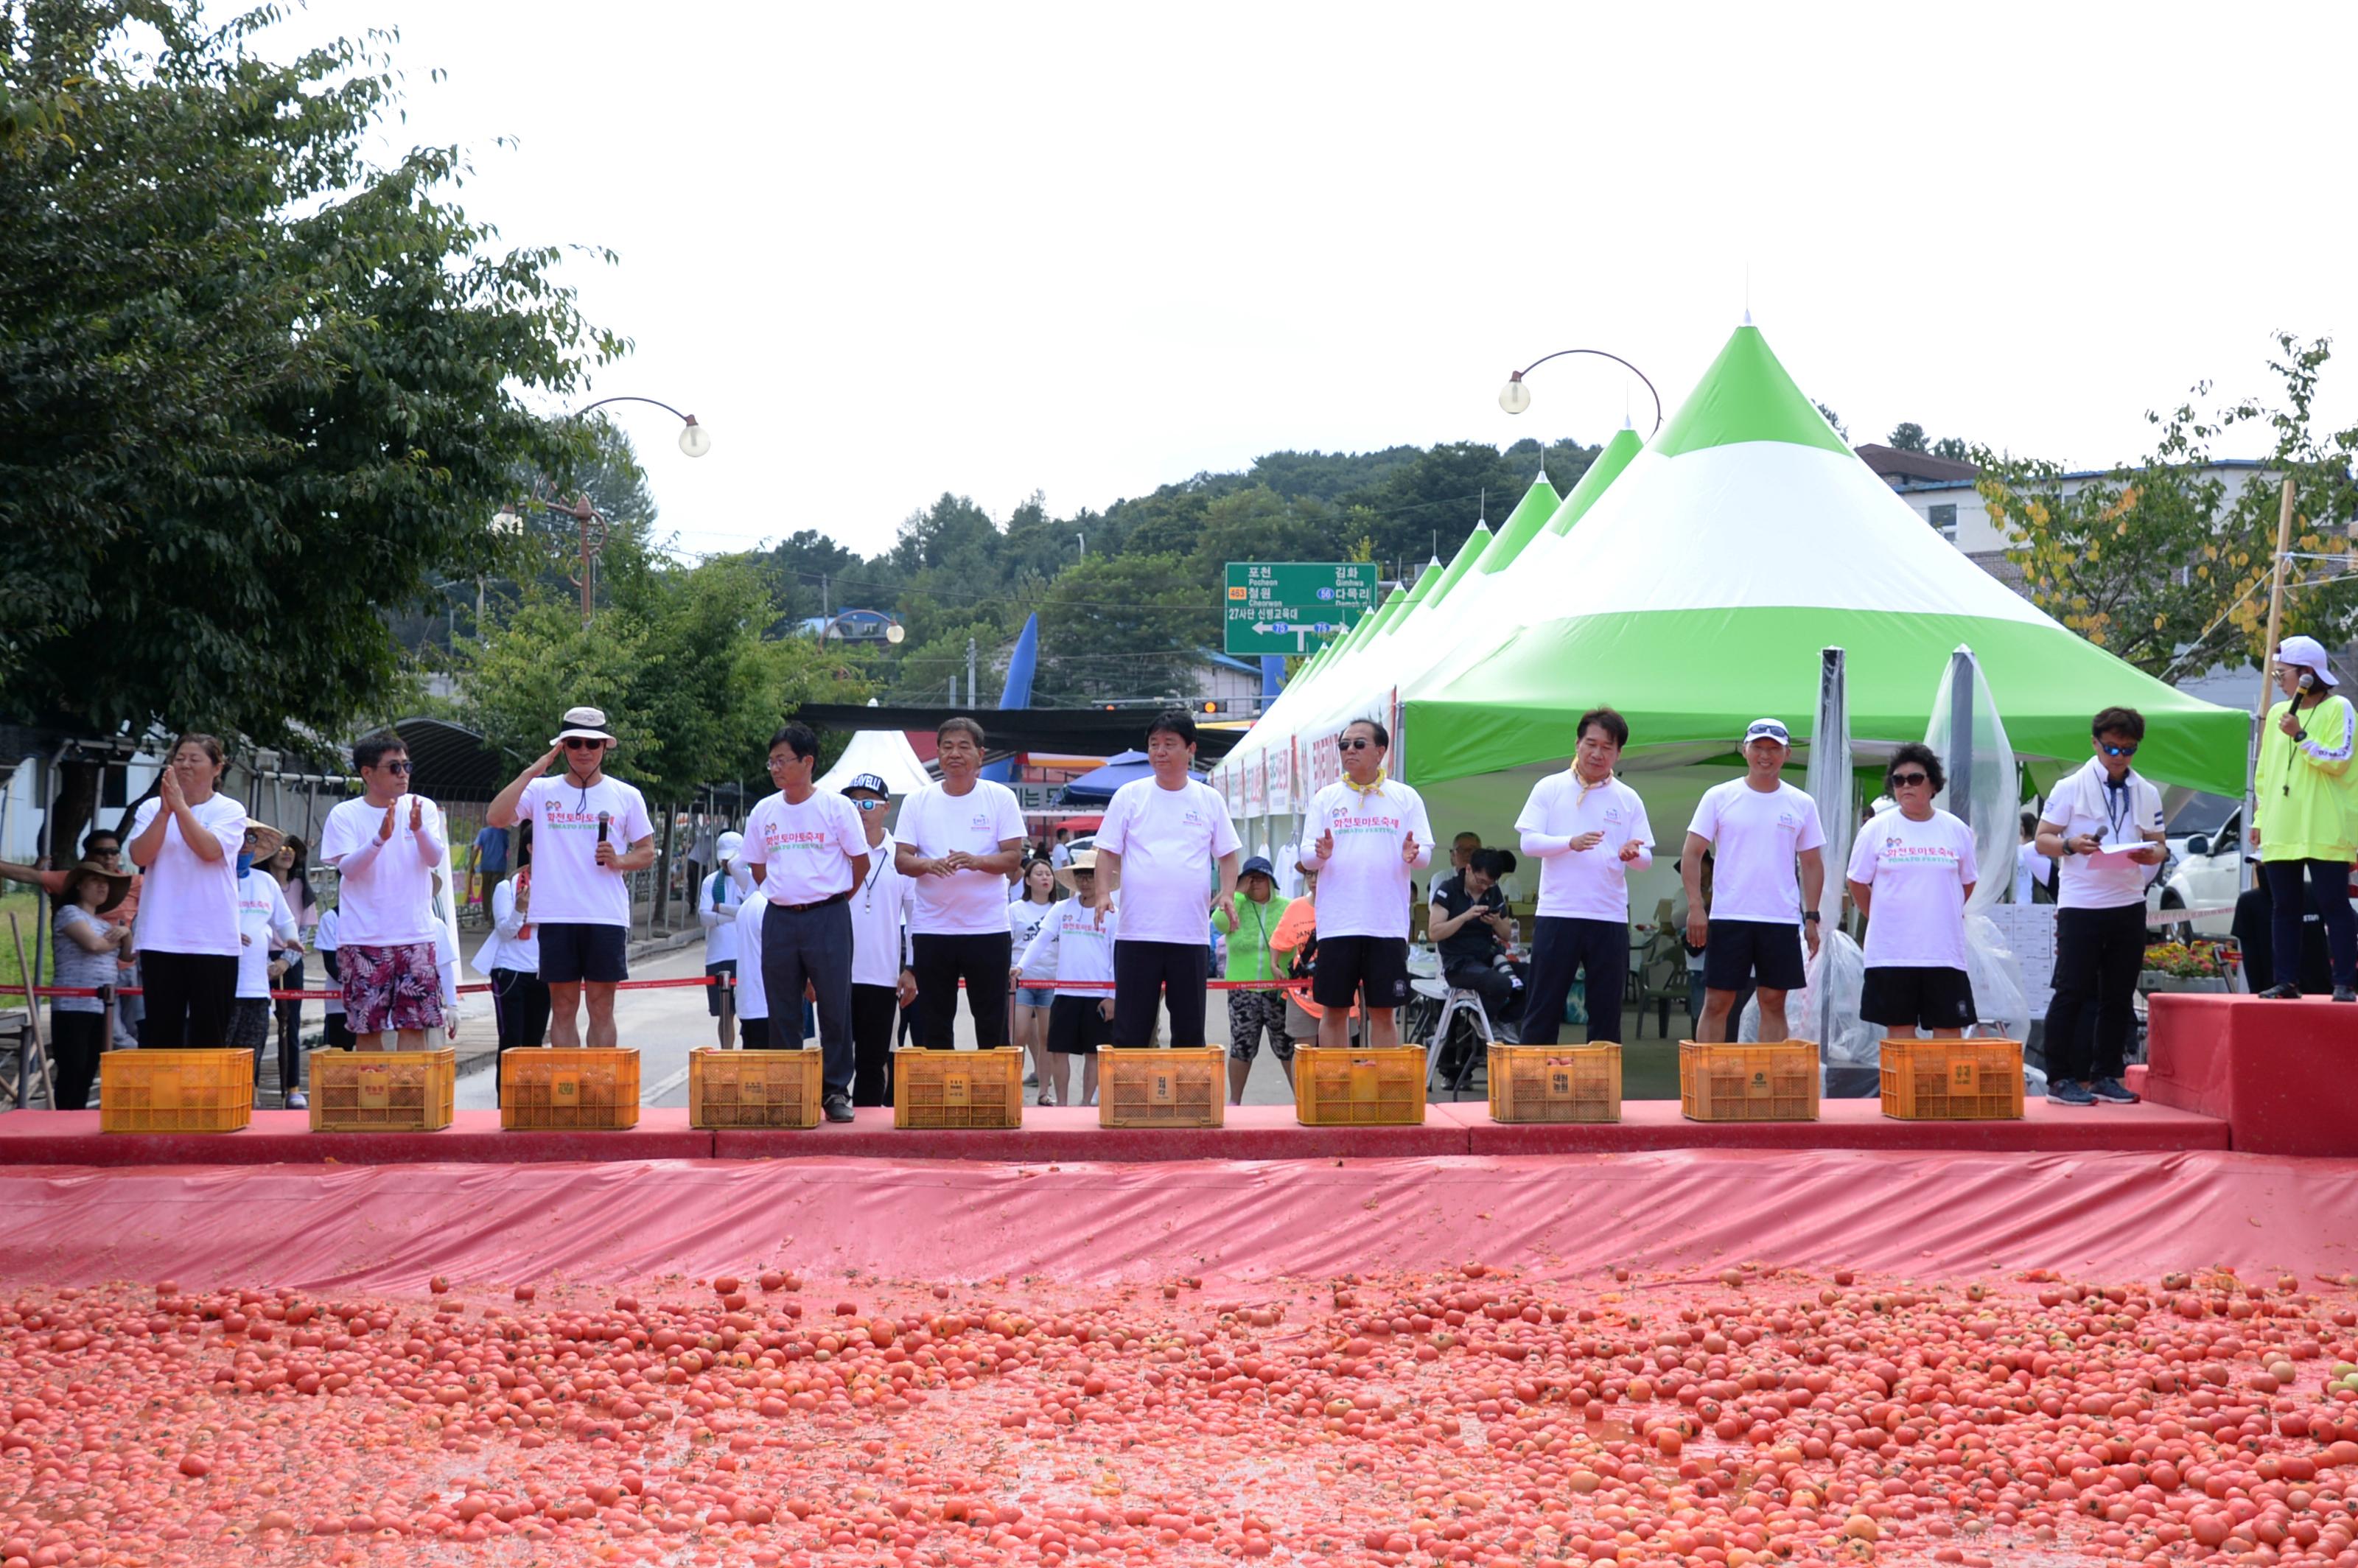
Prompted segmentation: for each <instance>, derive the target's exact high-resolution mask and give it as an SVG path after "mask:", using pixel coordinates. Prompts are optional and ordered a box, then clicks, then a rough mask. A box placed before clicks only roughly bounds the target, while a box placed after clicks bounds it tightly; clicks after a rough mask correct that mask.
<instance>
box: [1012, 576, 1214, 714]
mask: <svg viewBox="0 0 2358 1568" xmlns="http://www.w3.org/2000/svg"><path fill="white" fill-rule="evenodd" d="M1219 635H1220V607H1219V600H1217V597H1216V596H1215V595H1214V594H1213V593H1212V592H1210V591H1209V590H1208V589H1207V588H1206V585H1205V583H1204V579H1203V577H1202V574H1201V572H1200V570H1199V569H1196V568H1191V567H1190V566H1189V564H1188V563H1187V562H1186V561H1184V560H1183V559H1181V558H1180V557H1177V556H1171V555H1123V556H1092V557H1089V558H1088V559H1087V560H1086V561H1084V562H1082V563H1081V564H1080V565H1078V566H1076V567H1073V568H1069V569H1067V570H1066V571H1065V573H1064V574H1063V575H1062V576H1060V577H1058V578H1057V579H1056V580H1055V582H1054V583H1053V584H1051V585H1050V586H1049V589H1048V591H1047V593H1046V594H1045V595H1044V597H1043V599H1042V600H1041V603H1040V669H1039V674H1038V676H1037V677H1036V678H1035V681H1034V686H1033V689H1034V691H1035V692H1036V693H1037V694H1038V695H1039V697H1040V698H1041V700H1042V702H1043V704H1044V705H1045V704H1047V703H1048V702H1050V701H1065V702H1073V701H1087V700H1093V699H1094V700H1109V699H1112V698H1116V697H1167V696H1171V695H1173V694H1175V693H1179V692H1184V691H1185V690H1187V689H1189V688H1190V687H1192V686H1193V685H1194V681H1195V665H1196V663H1197V661H1198V660H1199V659H1200V658H1201V656H1202V654H1201V652H1200V650H1202V649H1206V648H1217V646H1218V645H1219Z"/></svg>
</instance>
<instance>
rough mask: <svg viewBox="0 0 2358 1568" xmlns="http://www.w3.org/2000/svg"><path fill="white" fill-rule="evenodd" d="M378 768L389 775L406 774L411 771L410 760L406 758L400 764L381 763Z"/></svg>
mask: <svg viewBox="0 0 2358 1568" xmlns="http://www.w3.org/2000/svg"><path fill="white" fill-rule="evenodd" d="M377 767H378V768H379V769H380V770H381V771H383V772H384V773H407V772H408V771H409V768H410V763H409V760H408V759H407V758H406V757H405V758H404V759H402V760H401V761H400V762H379V763H378V764H377Z"/></svg>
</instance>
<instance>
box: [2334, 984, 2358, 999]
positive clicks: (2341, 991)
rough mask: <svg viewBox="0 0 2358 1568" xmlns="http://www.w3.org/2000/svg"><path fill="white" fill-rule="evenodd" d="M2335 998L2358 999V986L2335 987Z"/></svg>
mask: <svg viewBox="0 0 2358 1568" xmlns="http://www.w3.org/2000/svg"><path fill="white" fill-rule="evenodd" d="M2333 1000H2336V1001H2358V986H2336V987H2334V988H2333Z"/></svg>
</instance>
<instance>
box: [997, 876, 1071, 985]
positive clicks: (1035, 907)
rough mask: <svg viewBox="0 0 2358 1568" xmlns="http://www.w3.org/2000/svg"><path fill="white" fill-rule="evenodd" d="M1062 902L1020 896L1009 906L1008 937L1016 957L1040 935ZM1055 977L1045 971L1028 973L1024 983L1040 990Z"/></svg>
mask: <svg viewBox="0 0 2358 1568" xmlns="http://www.w3.org/2000/svg"><path fill="white" fill-rule="evenodd" d="M1061 903H1062V901H1061V900H1051V901H1050V902H1048V903H1033V902H1032V901H1031V900H1030V899H1028V898H1019V899H1017V900H1016V901H1015V902H1014V903H1011V904H1009V905H1008V906H1007V939H1008V940H1009V941H1010V942H1011V943H1012V944H1014V948H1013V951H1014V953H1015V955H1016V957H1019V958H1020V957H1022V954H1023V949H1024V948H1026V947H1028V946H1031V945H1032V938H1033V937H1034V936H1037V935H1040V927H1041V926H1043V925H1046V924H1047V922H1048V921H1049V920H1050V918H1052V917H1053V916H1054V915H1055V914H1056V913H1057V912H1058V908H1059V905H1060V904H1061ZM1055 978H1056V977H1055V976H1054V975H1052V974H1048V973H1046V972H1045V971H1043V972H1041V973H1040V974H1038V975H1032V974H1026V975H1025V976H1024V977H1023V983H1024V984H1025V985H1027V986H1030V987H1031V988H1032V989H1033V990H1038V989H1040V988H1041V987H1043V986H1044V985H1046V984H1047V983H1048V982H1049V981H1050V980H1053V979H1055Z"/></svg>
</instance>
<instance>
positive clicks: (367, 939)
mask: <svg viewBox="0 0 2358 1568" xmlns="http://www.w3.org/2000/svg"><path fill="white" fill-rule="evenodd" d="M352 766H353V767H355V768H357V769H358V770H359V771H360V775H361V789H362V794H361V796H360V798H359V799H357V800H347V801H345V802H343V803H342V804H341V805H339V806H337V807H336V808H335V809H334V810H332V811H330V812H329V813H328V821H327V825H326V827H323V828H322V829H321V830H320V833H319V859H320V860H321V861H322V862H323V863H324V864H327V865H330V866H333V867H335V868H336V871H337V876H338V884H337V893H336V908H337V911H338V914H337V920H336V925H337V942H338V944H339V946H338V948H337V956H336V958H337V961H336V973H337V977H338V980H339V983H340V984H341V986H342V988H343V992H344V1018H345V1022H346V1025H347V1027H349V1028H350V1029H351V1030H352V1044H353V1045H354V1047H355V1048H356V1049H358V1050H362V1051H382V1050H384V1049H385V1048H386V1046H385V1040H384V1036H385V1033H386V1031H388V1030H390V1031H391V1032H392V1033H393V1034H394V1037H395V1047H394V1048H395V1049H397V1050H402V1051H423V1050H425V1049H426V1037H427V1032H428V1031H430V1030H435V1029H439V1028H441V1027H442V1022H443V1020H442V971H441V966H440V965H439V964H438V963H437V962H436V961H435V956H434V938H435V935H436V934H437V925H438V923H437V922H436V921H435V920H434V918H433V909H434V873H435V872H436V871H440V870H441V869H442V860H443V857H444V856H445V855H446V854H448V853H449V849H448V844H449V840H448V839H447V838H446V837H445V835H444V832H443V827H442V812H441V809H440V808H439V807H438V806H436V805H435V804H434V803H433V802H432V801H430V800H428V799H427V798H426V797H425V796H424V795H412V794H410V793H409V771H410V768H409V748H408V747H407V746H406V745H405V744H404V743H403V742H402V739H401V737H400V736H398V735H372V736H370V737H369V738H368V739H366V740H364V741H356V742H354V744H353V746H352Z"/></svg>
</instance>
